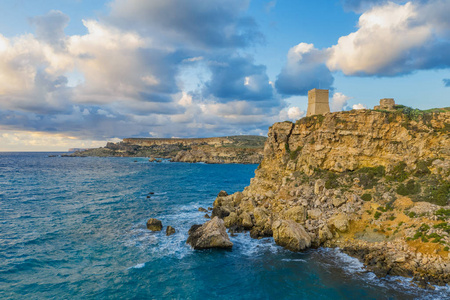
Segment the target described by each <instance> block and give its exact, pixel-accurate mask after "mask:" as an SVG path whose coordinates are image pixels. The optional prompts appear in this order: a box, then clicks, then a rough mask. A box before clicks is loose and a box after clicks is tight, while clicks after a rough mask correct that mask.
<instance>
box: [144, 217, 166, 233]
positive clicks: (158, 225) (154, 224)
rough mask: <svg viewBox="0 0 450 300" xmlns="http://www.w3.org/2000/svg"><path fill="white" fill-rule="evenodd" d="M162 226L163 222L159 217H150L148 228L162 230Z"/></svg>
mask: <svg viewBox="0 0 450 300" xmlns="http://www.w3.org/2000/svg"><path fill="white" fill-rule="evenodd" d="M162 227H163V226H162V222H161V221H160V220H158V219H149V220H148V221H147V229H149V230H151V231H161V230H162Z"/></svg>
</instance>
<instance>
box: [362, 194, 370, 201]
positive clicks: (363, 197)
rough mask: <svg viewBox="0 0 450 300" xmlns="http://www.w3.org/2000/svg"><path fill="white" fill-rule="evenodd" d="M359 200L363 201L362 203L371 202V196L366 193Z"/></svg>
mask: <svg viewBox="0 0 450 300" xmlns="http://www.w3.org/2000/svg"><path fill="white" fill-rule="evenodd" d="M361 199H363V200H364V201H370V200H372V195H371V194H368V193H366V194H364V195H362V196H361Z"/></svg>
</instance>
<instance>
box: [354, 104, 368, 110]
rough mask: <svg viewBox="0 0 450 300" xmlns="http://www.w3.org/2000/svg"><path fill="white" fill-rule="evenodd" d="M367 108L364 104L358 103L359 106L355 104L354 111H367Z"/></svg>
mask: <svg viewBox="0 0 450 300" xmlns="http://www.w3.org/2000/svg"><path fill="white" fill-rule="evenodd" d="M366 108H367V106H365V105H364V104H362V103H358V104H353V106H352V109H366Z"/></svg>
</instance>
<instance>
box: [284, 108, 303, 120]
mask: <svg viewBox="0 0 450 300" xmlns="http://www.w3.org/2000/svg"><path fill="white" fill-rule="evenodd" d="M304 115H305V112H304V111H303V110H301V109H300V108H298V107H289V109H288V117H289V119H291V120H298V119H300V118H301V117H303V116H304Z"/></svg>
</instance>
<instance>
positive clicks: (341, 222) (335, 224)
mask: <svg viewBox="0 0 450 300" xmlns="http://www.w3.org/2000/svg"><path fill="white" fill-rule="evenodd" d="M328 225H329V226H331V227H332V228H335V229H337V230H338V231H340V232H347V230H348V225H349V223H348V217H347V216H346V215H344V214H338V215H335V216H333V217H332V218H331V219H330V220H329V221H328Z"/></svg>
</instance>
